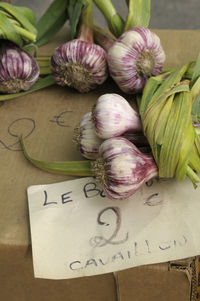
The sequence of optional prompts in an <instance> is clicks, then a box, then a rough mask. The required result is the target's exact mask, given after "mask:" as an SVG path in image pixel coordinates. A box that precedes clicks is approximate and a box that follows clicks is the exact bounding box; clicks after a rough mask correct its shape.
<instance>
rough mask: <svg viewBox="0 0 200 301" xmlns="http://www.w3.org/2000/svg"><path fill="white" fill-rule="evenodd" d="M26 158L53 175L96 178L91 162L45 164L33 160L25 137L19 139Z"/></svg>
mask: <svg viewBox="0 0 200 301" xmlns="http://www.w3.org/2000/svg"><path fill="white" fill-rule="evenodd" d="M19 141H20V143H21V146H22V151H23V153H24V156H25V157H26V159H27V160H28V161H30V162H31V163H32V164H33V165H34V166H36V167H38V168H40V169H42V170H45V171H48V172H52V173H59V174H65V175H69V176H80V177H84V176H85V177H89V176H94V172H93V171H92V167H91V162H90V161H88V160H85V161H64V162H45V161H40V160H37V159H34V158H32V157H31V156H30V155H29V153H28V151H27V149H26V147H25V144H24V140H23V137H22V136H21V137H20V139H19Z"/></svg>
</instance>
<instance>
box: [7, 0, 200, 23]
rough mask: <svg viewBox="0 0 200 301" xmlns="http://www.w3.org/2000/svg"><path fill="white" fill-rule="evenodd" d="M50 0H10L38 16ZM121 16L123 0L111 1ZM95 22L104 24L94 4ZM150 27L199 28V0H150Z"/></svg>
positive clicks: (123, 13) (124, 2) (124, 3)
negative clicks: (28, 8) (29, 9)
mask: <svg viewBox="0 0 200 301" xmlns="http://www.w3.org/2000/svg"><path fill="white" fill-rule="evenodd" d="M51 2H52V1H51V0H32V1H27V0H12V3H13V4H15V5H21V6H28V7H30V8H31V9H32V10H34V12H35V14H36V16H37V18H39V17H40V16H41V15H42V13H43V12H44V11H45V9H46V8H47V7H48V5H49V4H50V3H51ZM112 2H113V4H114V6H115V7H116V9H117V10H118V12H119V13H120V14H121V15H122V17H124V18H125V17H126V14H127V6H126V1H125V0H113V1H112ZM94 16H95V21H96V23H97V24H102V25H105V21H104V18H103V17H102V15H101V13H100V12H99V11H98V9H97V8H96V7H95V6H94ZM150 27H151V28H160V29H200V0H189V1H188V0H151V22H150Z"/></svg>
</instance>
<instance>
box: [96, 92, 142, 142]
mask: <svg viewBox="0 0 200 301" xmlns="http://www.w3.org/2000/svg"><path fill="white" fill-rule="evenodd" d="M93 120H94V126H95V131H96V133H97V135H98V136H99V137H100V138H103V139H107V138H111V137H116V136H120V135H121V134H123V133H124V132H126V131H130V130H134V131H141V130H142V126H141V122H140V118H139V115H138V113H137V112H136V111H135V110H134V109H133V108H132V107H131V106H130V105H129V103H128V101H127V100H126V99H125V98H123V97H122V96H120V95H118V94H104V95H102V96H100V97H99V98H98V100H97V103H96V105H95V107H94V109H93Z"/></svg>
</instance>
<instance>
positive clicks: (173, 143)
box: [138, 56, 200, 187]
mask: <svg viewBox="0 0 200 301" xmlns="http://www.w3.org/2000/svg"><path fill="white" fill-rule="evenodd" d="M199 62H200V56H199V58H198V60H197V62H196V66H195V68H194V70H193V73H192V78H191V79H190V80H188V79H186V78H187V73H188V70H189V69H190V67H191V63H188V64H186V65H185V66H183V67H182V68H181V69H180V70H177V71H173V72H169V73H166V74H162V75H159V76H157V77H152V78H151V79H150V80H149V81H148V82H147V85H146V86H145V88H144V91H143V94H142V96H141V99H140V97H138V106H139V112H140V116H141V120H142V124H143V130H144V134H145V136H146V137H147V139H148V141H149V144H150V146H151V149H152V152H153V156H154V159H155V161H156V163H157V165H158V167H159V177H164V178H176V179H178V180H184V179H185V177H186V176H187V177H189V178H190V180H191V181H192V183H193V184H194V187H196V183H198V182H200V177H199V176H198V173H200V136H199V135H198V130H197V129H195V126H194V125H193V124H195V123H196V122H199V121H200V110H199V94H200V67H199V66H200V64H199Z"/></svg>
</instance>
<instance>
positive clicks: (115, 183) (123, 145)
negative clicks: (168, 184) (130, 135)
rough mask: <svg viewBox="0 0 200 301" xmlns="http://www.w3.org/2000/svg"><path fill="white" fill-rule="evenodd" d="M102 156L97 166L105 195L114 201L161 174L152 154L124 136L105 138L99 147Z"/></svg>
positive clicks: (128, 194)
mask: <svg viewBox="0 0 200 301" xmlns="http://www.w3.org/2000/svg"><path fill="white" fill-rule="evenodd" d="M99 155H100V158H99V159H97V160H96V161H94V163H93V169H94V171H95V173H96V177H97V180H99V182H100V184H101V185H102V187H103V189H104V191H105V194H106V196H107V197H108V198H110V199H112V200H124V199H126V198H128V197H130V196H131V195H133V194H134V193H135V192H136V191H137V190H138V189H139V188H140V187H141V186H142V185H143V183H145V182H147V181H148V180H150V179H151V178H153V177H155V176H157V175H158V168H157V166H156V163H155V161H154V159H153V157H152V156H151V155H147V154H143V153H141V152H140V151H139V149H138V148H137V147H136V146H135V145H134V144H132V143H131V142H129V141H128V140H127V139H125V138H122V137H117V138H110V139H107V140H105V141H104V142H103V143H102V144H101V146H100V148H99Z"/></svg>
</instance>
